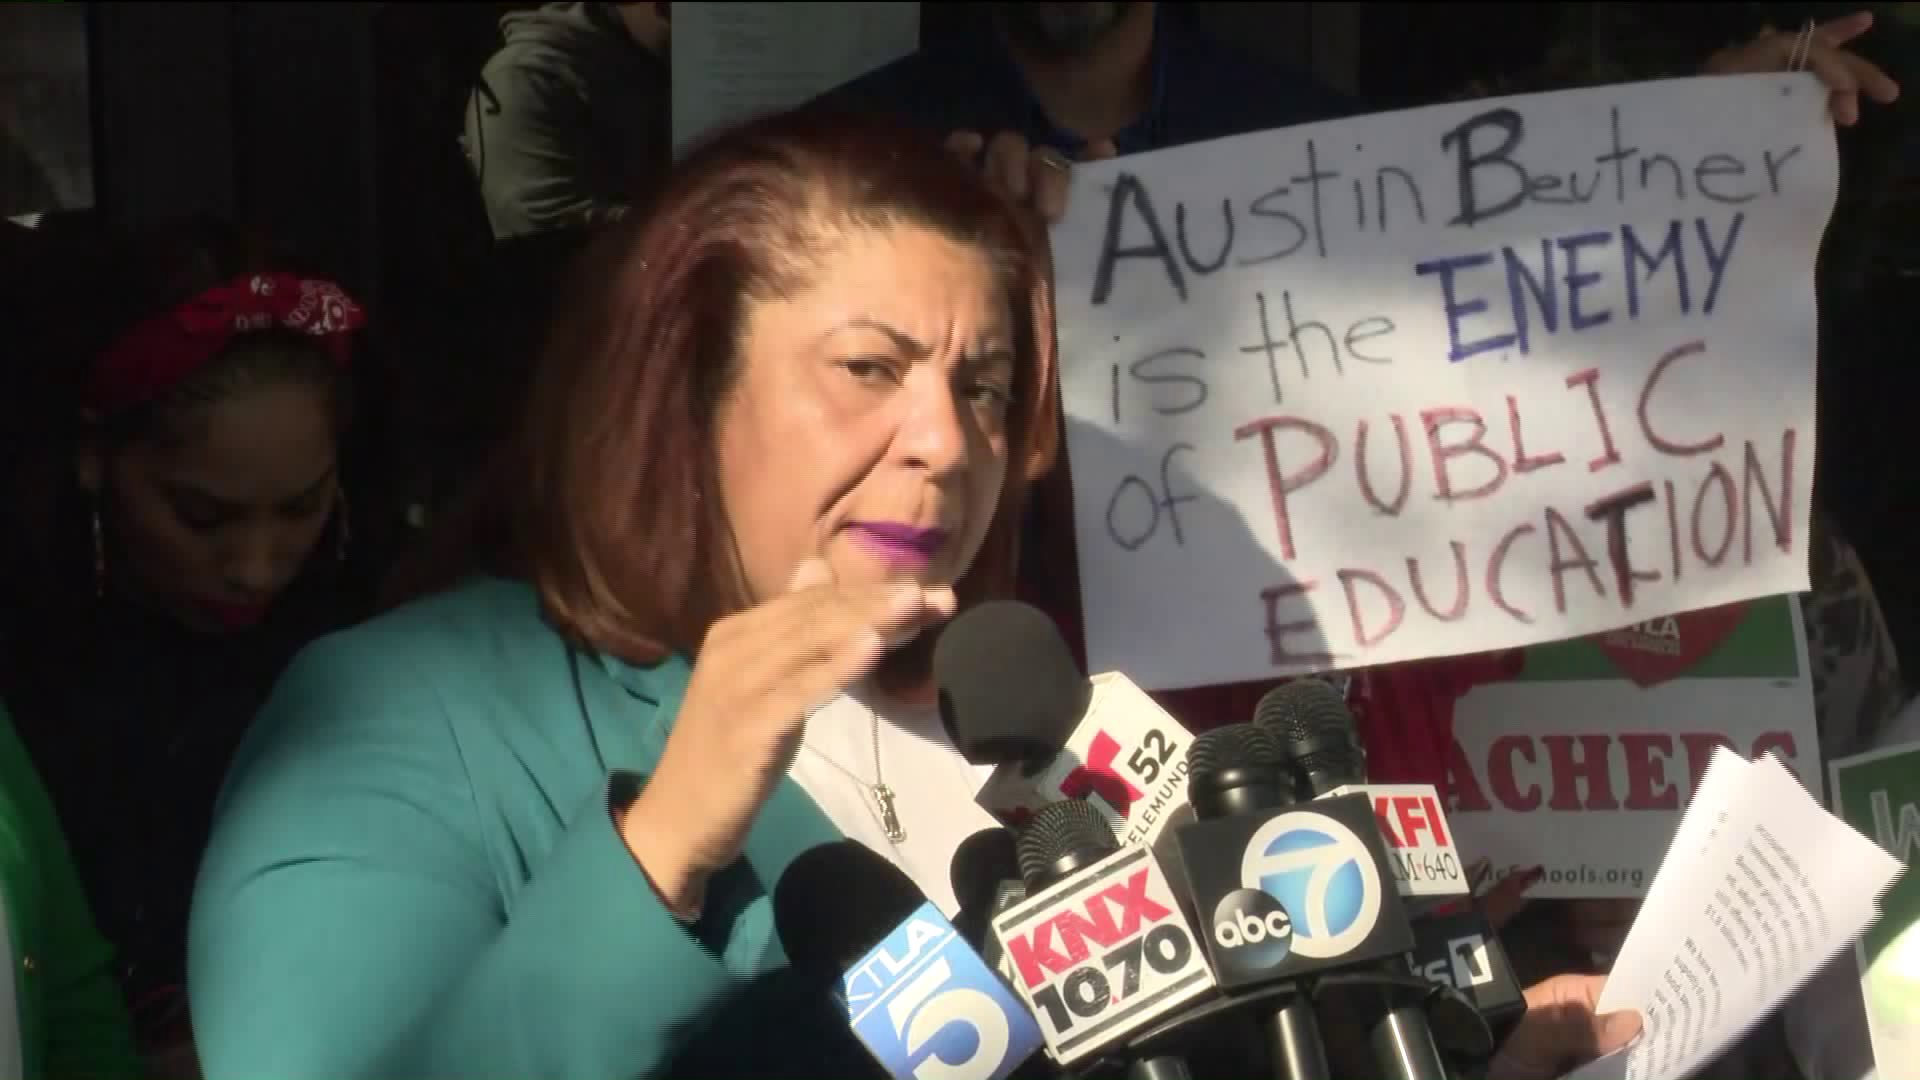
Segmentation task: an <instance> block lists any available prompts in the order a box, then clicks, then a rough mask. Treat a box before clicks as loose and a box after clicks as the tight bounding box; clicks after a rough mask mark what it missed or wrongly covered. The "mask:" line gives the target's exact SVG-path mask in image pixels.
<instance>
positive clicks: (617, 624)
mask: <svg viewBox="0 0 1920 1080" xmlns="http://www.w3.org/2000/svg"><path fill="white" fill-rule="evenodd" d="M897 225H906V226H919V227H925V228H931V229H934V230H937V231H939V232H940V233H942V234H943V235H945V236H947V237H948V238H950V239H952V240H953V241H955V242H957V243H961V244H965V245H968V246H972V247H975V248H977V249H979V250H981V251H982V252H984V253H986V254H987V255H988V256H989V258H990V259H991V260H992V261H993V263H994V265H995V266H996V268H998V269H999V270H1000V271H1001V275H1002V281H1003V282H1004V286H1005V288H1006V290H1007V297H1008V305H1009V310H1010V311H1012V312H1013V314H1014V321H1015V325H1016V335H1017V340H1016V343H1015V348H1016V354H1017V363H1016V374H1015V387H1014V399H1015V404H1014V406H1013V410H1012V413H1011V415H1010V416H1009V418H1008V455H1009V457H1008V461H1009V468H1008V471H1007V480H1006V483H1005V484H1004V486H1003V490H1002V493H1001V497H1000V506H999V509H998V511H997V513H996V516H995V519H994V523H993V526H992V528H991V530H990V531H989V532H988V535H987V538H986V541H985V543H984V545H983V546H982V548H981V550H980V554H979V556H978V557H977V558H976V560H975V562H974V564H973V567H972V569H971V570H970V571H969V572H968V574H967V575H966V577H965V578H964V579H963V580H962V581H961V582H960V583H959V585H958V589H957V591H958V592H959V594H960V599H961V602H962V604H963V605H964V604H967V603H971V602H976V601H978V600H980V599H983V598H986V597H991V596H1006V595H1010V594H1011V593H1012V591H1013V583H1014V568H1015V564H1016V559H1017V543H1018V535H1019V531H1020V520H1021V514H1022V511H1023V508H1024V505H1025V502H1026V497H1027V492H1028V490H1029V487H1030V485H1031V483H1032V482H1033V481H1034V479H1036V478H1037V477H1039V476H1040V475H1042V474H1043V473H1045V471H1046V470H1047V469H1048V468H1050V467H1051V465H1052V462H1053V458H1054V454H1055V450H1056V444H1057V441H1058V428H1057V425H1056V413H1057V404H1056V399H1055V380H1054V375H1053V364H1054V333H1053V294H1052V287H1051V284H1050V276H1051V275H1050V268H1049V265H1048V253H1047V249H1046V235H1045V231H1044V228H1043V227H1042V226H1041V225H1039V223H1038V222H1034V221H1031V220H1030V219H1029V218H1027V217H1026V215H1025V214H1024V213H1023V212H1022V211H1020V210H1018V209H1017V208H1015V207H1014V206H1013V205H1012V204H1011V203H1009V202H1007V201H1006V200H1004V199H1002V198H1001V197H999V196H998V195H996V194H994V193H993V192H992V191H991V190H990V189H989V188H988V187H987V185H986V183H985V182H984V181H983V180H982V179H981V177H980V176H979V174H978V173H977V171H976V170H974V169H973V168H971V167H970V166H969V165H968V164H967V163H965V162H962V161H959V160H957V159H956V158H954V157H953V156H951V155H950V154H949V153H947V152H946V150H944V149H943V148H942V147H941V146H940V145H939V143H938V142H937V140H935V139H933V138H930V137H928V136H926V135H924V134H922V133H919V132H917V131H915V130H913V129H911V128H906V127H902V126H899V125H898V124H896V123H895V122H893V121H889V120H884V119H880V118H876V117H860V116H848V115H837V114H831V113H826V112H821V111H812V110H808V111H802V112H796V113H788V114H783V115H778V116H773V117H768V118H765V119H761V120H757V121H754V122H751V123H749V124H746V125H744V126H742V127H740V128H737V129H734V130H732V131H730V132H727V133H725V134H722V135H720V136H719V137H717V138H715V139H713V140H712V141H710V142H708V143H706V144H705V145H704V146H701V147H699V148H698V149H696V150H695V151H694V152H693V153H692V154H691V155H689V156H688V157H687V158H686V159H685V160H684V161H683V162H682V163H681V164H680V165H679V166H678V167H677V168H676V169H675V170H674V172H673V174H672V175H671V176H670V177H669V178H668V179H667V181H666V182H665V184H664V186H663V187H662V188H661V189H660V190H659V191H658V193H657V194H656V196H655V197H654V198H653V200H652V201H651V205H650V206H648V207H646V208H645V209H644V210H642V211H641V212H639V213H636V214H633V215H631V216H630V217H629V218H628V219H627V220H626V221H624V222H623V223H621V224H620V225H618V226H615V227H614V229H613V230H612V231H611V232H610V233H609V234H607V235H605V236H602V237H600V238H599V239H598V240H597V241H596V243H595V245H594V246H593V247H592V248H591V249H590V250H589V252H588V253H587V255H586V256H585V257H584V259H583V261H582V264H581V265H580V266H579V267H577V268H576V273H575V276H574V279H573V286H572V289H571V291H570V292H569V293H567V294H563V298H562V301H561V305H560V309H561V310H560V313H559V315H558V318H557V320H556V322H555V324H554V325H553V327H552V329H551V331H550V334H549V336H548V338H547V342H546V346H545V349H544V351H543V354H542V355H541V357H540V358H539V365H538V368H537V370H536V372H535V374H534V377H533V390H532V394H531V398H530V401H529V402H528V405H527V411H526V413H525V416H524V423H523V425H522V427H521V429H520V430H519V432H518V434H517V436H516V438H515V439H514V441H513V442H512V443H510V444H509V445H508V446H507V447H506V448H504V454H503V459H502V460H501V461H500V462H498V463H496V466H495V469H494V470H492V476H490V477H489V478H488V479H487V482H486V484H485V485H484V486H485V488H486V490H482V491H476V492H474V493H473V494H474V499H473V501H471V502H470V503H469V504H468V505H466V506H464V507H462V508H457V509H456V511H455V513H454V514H453V515H452V516H451V518H450V519H449V520H448V521H447V522H446V527H447V530H448V535H446V536H443V537H442V538H441V539H440V540H439V542H437V543H433V544H430V545H428V547H427V549H426V550H424V551H423V552H421V553H420V555H421V556H422V557H423V560H424V561H425V562H426V563H427V564H428V565H427V567H426V573H427V576H428V579H429V580H425V581H423V580H422V579H420V578H418V577H416V578H415V579H414V584H413V587H412V588H411V589H409V590H407V591H409V592H412V593H416V594H417V593H418V592H421V591H424V589H423V588H422V586H423V585H427V584H432V583H438V584H446V583H448V580H449V576H450V574H451V573H455V572H458V571H460V570H471V569H473V568H474V556H475V555H477V554H481V553H482V549H484V548H485V547H487V546H488V540H489V539H491V540H492V541H494V542H495V543H496V544H497V543H498V542H501V541H505V542H507V543H508V544H509V545H510V550H511V553H512V568H513V569H514V570H515V571H516V572H517V573H519V574H523V575H524V576H526V577H528V578H530V579H531V580H532V582H533V583H534V585H535V587H536V588H537V590H538V591H539V594H540V600H541V603H542V606H543V608H544V610H545V612H546V614H547V616H548V618H549V619H550V620H551V621H552V622H553V623H554V625H555V626H556V627H557V628H558V629H559V630H560V631H561V632H562V633H563V634H565V635H566V636H567V637H568V638H569V639H571V640H573V641H575V642H576V643H578V644H581V645H584V646H587V647H590V648H593V649H597V650H600V651H603V652H606V653H608V654H611V655H614V656H618V657H620V658H622V659H624V660H628V661H630V662H634V663H651V662H654V661H656V660H658V659H659V658H661V657H662V656H663V655H665V654H667V653H669V652H683V653H688V654H691V653H692V652H694V651H695V650H697V648H698V647H699V645H700V642H701V640H702V639H703V638H704V637H705V635H706V632H707V630H708V628H709V627H710V626H712V624H713V623H714V622H715V621H716V620H717V619H719V618H722V617H724V616H726V615H728V614H731V613H732V612H734V611H737V610H740V609H741V608H743V607H744V606H746V605H747V604H748V603H749V599H748V597H747V596H746V594H745V585H744V583H743V582H742V581H741V580H740V578H739V574H738V573H737V571H736V561H735V558H734V552H733V550H732V541H731V539H730V533H729V532H728V530H727V526H726V522H725V521H724V520H723V519H722V518H721V517H720V502H721V500H720V499H719V498H718V497H717V491H716V487H715V485H716V480H715V476H716V473H715V469H714V452H713V447H714V438H713V435H714V432H713V429H712V424H713V422H714V415H715V411H716V405H717V404H718V402H719V400H720V399H721V396H722V394H723V393H724V392H725V390H726V389H727V386H728V384H729V381H730V380H731V378H732V377H733V373H734V368H735V364H736V356H735V348H736V342H737V341H738V339H739V337H740V329H741V320H742V319H743V317H744V315H745V313H746V311H747V305H748V303H749V301H751V300H752V299H754V298H757V297H764V296H773V295H779V294H782V293H786V292H789V291H791V290H793V289H794V288H796V287H797V286H799V285H802V284H804V283H805V281H806V279H807V275H808V274H810V273H812V272H814V271H815V268H816V266H817V265H819V261H820V257H821V256H822V255H823V254H824V253H825V250H824V249H825V245H827V244H829V243H831V242H832V240H833V238H834V236H835V234H836V232H844V231H846V230H848V229H859V228H888V227H893V226H897ZM502 526H504V528H502ZM489 533H491V536H489ZM433 578H437V579H438V581H437V582H433V581H431V579H433ZM921 651H924V650H921ZM902 659H903V660H906V659H907V658H902ZM921 659H922V660H923V659H924V657H922V658H921ZM908 664H909V666H913V665H912V661H910V660H909V661H908Z"/></svg>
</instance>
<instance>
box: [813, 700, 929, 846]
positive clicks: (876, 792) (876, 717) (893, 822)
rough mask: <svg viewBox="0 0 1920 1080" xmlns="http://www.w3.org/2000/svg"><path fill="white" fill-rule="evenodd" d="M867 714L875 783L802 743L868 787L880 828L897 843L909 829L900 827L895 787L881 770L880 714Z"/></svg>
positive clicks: (850, 777) (892, 841)
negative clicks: (871, 725) (871, 733)
mask: <svg viewBox="0 0 1920 1080" xmlns="http://www.w3.org/2000/svg"><path fill="white" fill-rule="evenodd" d="M867 714H868V715H869V716H871V717H872V718H873V783H871V784H869V783H867V781H866V778H865V777H863V776H861V775H860V774H859V773H856V772H854V771H853V770H852V769H849V768H847V767H846V766H845V765H842V764H840V763H839V762H837V761H835V760H833V759H832V758H830V757H828V756H827V755H825V754H823V753H821V752H820V751H818V750H815V749H814V748H813V747H811V746H808V745H807V744H806V743H804V742H803V743H801V744H800V745H801V746H802V747H804V748H805V749H807V750H808V751H810V752H811V753H812V754H813V756H815V757H817V758H819V759H820V760H821V761H824V762H826V763H827V764H829V765H831V766H833V767H834V768H836V769H839V770H840V771H841V772H843V773H845V774H846V776H847V779H849V780H852V781H853V782H854V783H856V784H859V785H860V786H861V787H863V788H866V789H867V795H868V796H869V797H871V798H872V799H873V808H874V811H875V812H876V813H878V814H879V815H880V828H881V829H882V830H883V831H885V832H886V834H887V840H888V842H890V843H895V844H897V843H899V842H900V841H902V840H905V839H906V838H907V830H905V829H903V828H901V827H900V813H899V811H898V810H897V809H896V808H895V807H894V805H893V789H892V788H890V787H888V786H887V778H886V775H885V774H884V773H882V772H881V771H880V714H879V713H877V712H874V711H873V710H872V709H868V710H867ZM809 719H811V718H809Z"/></svg>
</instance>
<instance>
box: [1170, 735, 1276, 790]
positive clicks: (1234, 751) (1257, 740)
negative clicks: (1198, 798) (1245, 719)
mask: <svg viewBox="0 0 1920 1080" xmlns="http://www.w3.org/2000/svg"><path fill="white" fill-rule="evenodd" d="M1283 760H1284V755H1283V754H1282V753H1281V750H1280V744H1279V743H1278V742H1277V741H1275V739H1274V737H1273V735H1272V733H1270V732H1269V731H1268V730H1267V729H1266V728H1262V727H1256V726H1254V725H1252V724H1226V725H1223V726H1221V727H1217V728H1214V729H1212V730H1211V731H1203V732H1201V733H1200V734H1199V735H1196V736H1194V739H1193V741H1192V742H1191V743H1188V744H1187V776H1188V777H1189V780H1188V783H1189V784H1191V783H1192V779H1191V778H1192V777H1196V776H1199V777H1205V776H1213V775H1216V774H1218V773H1219V772H1220V771H1221V770H1223V769H1250V768H1278V767H1279V766H1280V765H1281V763H1282V762H1283Z"/></svg>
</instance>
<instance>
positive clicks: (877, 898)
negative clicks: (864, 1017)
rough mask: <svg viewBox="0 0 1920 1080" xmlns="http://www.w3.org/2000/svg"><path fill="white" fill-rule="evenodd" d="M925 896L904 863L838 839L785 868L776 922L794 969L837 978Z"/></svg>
mask: <svg viewBox="0 0 1920 1080" xmlns="http://www.w3.org/2000/svg"><path fill="white" fill-rule="evenodd" d="M925 902H926V897H925V896H923V895H921V892H920V890H919V888H918V887H916V886H915V885H914V883H913V880H912V879H911V878H909V877H907V875H906V874H904V873H901V872H900V869H899V868H898V867H896V866H894V865H893V864H892V863H890V862H888V861H887V860H886V859H884V858H882V857H880V856H879V855H876V854H874V853H873V852H872V851H870V850H868V849H867V848H865V847H863V846H862V845H861V844H860V843H859V842H857V841H854V840H838V841H835V842H833V843H831V844H821V845H819V846H818V847H812V848H808V849H807V850H806V851H803V852H801V853H800V856H799V857H798V858H796V859H794V860H793V862H792V863H791V864H789V865H788V866H787V870H786V873H784V874H782V875H780V880H779V882H778V883H776V884H775V885H774V888H773V925H774V929H775V931H776V932H778V933H779V935H780V944H781V946H782V947H783V948H784V949H785V950H786V953H787V963H788V964H789V965H790V966H791V967H792V968H793V969H794V971H795V972H796V973H797V974H799V975H800V976H801V977H802V978H804V979H807V980H808V981H809V982H813V983H816V984H818V985H823V986H830V985H834V984H836V983H838V982H839V980H840V977H841V975H842V973H844V972H845V971H847V970H848V969H849V968H851V967H853V966H854V965H855V964H857V963H859V962H860V960H861V959H862V958H863V957H865V956H866V955H867V953H868V952H869V951H871V950H872V949H873V947H874V946H875V945H878V944H879V943H880V942H881V940H882V939H884V938H885V937H886V936H887V934H888V932H890V931H891V930H892V929H893V928H894V927H896V926H899V925H900V924H901V923H903V922H905V921H906V919H907V916H909V915H912V914H913V913H914V912H915V911H918V910H919V909H920V905H921V904H923V903H925Z"/></svg>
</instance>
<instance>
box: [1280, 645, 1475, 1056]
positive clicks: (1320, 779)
mask: <svg viewBox="0 0 1920 1080" xmlns="http://www.w3.org/2000/svg"><path fill="white" fill-rule="evenodd" d="M1254 715H1255V717H1256V719H1257V721H1258V723H1259V725H1260V726H1261V727H1262V728H1263V729H1265V730H1267V731H1270V732H1272V733H1273V735H1274V737H1275V739H1276V741H1277V742H1278V743H1279V744H1280V749H1281V753H1282V755H1283V757H1284V760H1285V763H1286V768H1287V770H1288V771H1289V772H1290V773H1291V774H1292V777H1293V779H1294V782H1295V783H1296V784H1297V785H1298V791H1299V794H1301V795H1303V796H1305V797H1306V798H1308V799H1312V800H1314V801H1315V805H1316V806H1318V805H1325V804H1328V803H1330V802H1335V801H1339V800H1341V799H1362V800H1363V801H1365V797H1364V796H1355V795H1345V796H1334V797H1332V798H1331V799H1329V798H1328V793H1329V792H1332V791H1334V790H1335V789H1337V788H1342V787H1346V786H1348V785H1352V784H1365V783H1366V782H1367V755H1366V748H1365V747H1364V746H1363V745H1362V744H1361V742H1360V734H1359V731H1358V729H1357V728H1356V727H1355V725H1354V720H1353V713H1352V712H1351V711H1350V710H1349V709H1348V708H1347V703H1346V701H1345V700H1344V699H1343V698H1342V697H1341V695H1340V693H1339V691H1337V690H1335V689H1334V688H1333V687H1331V686H1329V685H1327V684H1326V683H1323V682H1320V681H1319V680H1317V679H1301V680H1298V681H1296V682H1292V683H1289V684H1287V685H1285V686H1281V687H1277V688H1275V689H1274V690H1271V691H1269V692H1268V693H1267V695H1266V696H1265V697H1263V698H1262V699H1261V701H1260V704H1259V705H1258V706H1257V707H1256V708H1255V710H1254ZM1364 839H1366V840H1370V841H1372V843H1371V844H1369V845H1367V846H1368V849H1369V851H1370V852H1371V853H1372V854H1373V856H1374V859H1375V861H1374V868H1375V877H1376V878H1378V879H1380V880H1382V881H1385V882H1387V883H1388V885H1387V887H1386V889H1385V890H1384V893H1385V894H1386V895H1387V896H1388V897H1390V898H1391V899H1393V900H1394V901H1395V903H1394V904H1393V905H1392V906H1393V908H1394V910H1393V912H1392V913H1391V916H1389V915H1388V912H1387V911H1386V905H1385V904H1382V905H1381V912H1380V915H1381V921H1385V920H1386V919H1387V918H1389V917H1391V918H1393V919H1395V920H1396V921H1397V922H1398V923H1399V924H1400V926H1399V927H1396V929H1402V933H1403V935H1404V936H1405V937H1406V939H1407V941H1406V945H1407V947H1406V948H1404V949H1401V950H1398V951H1400V952H1403V953H1404V952H1409V951H1412V947H1413V945H1414V944H1415V942H1414V940H1413V939H1412V927H1411V924H1410V923H1408V921H1407V916H1406V913H1405V911H1404V910H1403V909H1402V908H1401V907H1400V904H1399V903H1398V899H1399V897H1398V895H1397V892H1396V890H1395V889H1394V888H1393V887H1392V885H1391V881H1392V871H1391V869H1390V867H1389V864H1388V862H1387V860H1386V857H1385V841H1384V839H1383V838H1382V837H1381V836H1380V827H1379V823H1378V822H1377V821H1376V820H1375V819H1374V817H1373V814H1372V811H1371V804H1370V803H1369V808H1368V814H1367V828H1366V829H1365V836H1364ZM1363 874H1364V871H1363ZM1354 959H1355V960H1358V959H1360V958H1359V957H1355V958H1354ZM1393 963H1394V962H1393V961H1391V960H1390V961H1389V965H1392V964H1393ZM1399 966H1400V967H1404V960H1402V961H1400V962H1399ZM1390 969H1391V968H1390ZM1361 997H1362V1004H1363V1005H1364V1006H1365V1007H1367V1008H1368V1009H1369V1011H1370V1014H1371V1015H1372V1018H1371V1019H1370V1020H1369V1021H1368V1022H1367V1027H1368V1034H1367V1039H1368V1042H1369V1043H1370V1044H1371V1045H1372V1047H1373V1053H1374V1059H1375V1061H1376V1063H1377V1064H1378V1065H1379V1067H1380V1068H1381V1069H1382V1070H1383V1072H1384V1074H1385V1075H1386V1076H1387V1077H1388V1078H1389V1080H1447V1077H1448V1072H1447V1066H1446V1062H1445V1060H1444V1059H1443V1058H1442V1057H1441V1054H1440V1048H1439V1046H1438V1045H1437V1044H1436V1043H1435V1041H1434V1037H1433V1030H1432V1027H1431V1025H1430V1024H1429V1023H1428V1020H1427V1002H1426V1001H1424V1000H1415V999H1412V998H1411V996H1410V995H1407V994H1404V993H1394V992H1393V991H1392V990H1390V989H1384V988H1380V989H1377V992H1363V993H1362V995H1361ZM1367 998H1372V1000H1371V1001H1368V1000H1366V999H1367Z"/></svg>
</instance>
